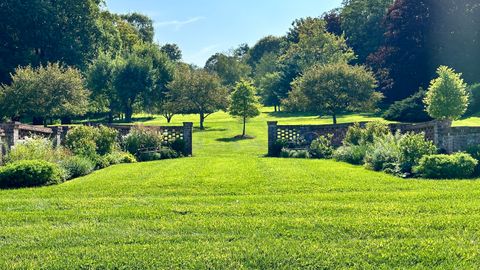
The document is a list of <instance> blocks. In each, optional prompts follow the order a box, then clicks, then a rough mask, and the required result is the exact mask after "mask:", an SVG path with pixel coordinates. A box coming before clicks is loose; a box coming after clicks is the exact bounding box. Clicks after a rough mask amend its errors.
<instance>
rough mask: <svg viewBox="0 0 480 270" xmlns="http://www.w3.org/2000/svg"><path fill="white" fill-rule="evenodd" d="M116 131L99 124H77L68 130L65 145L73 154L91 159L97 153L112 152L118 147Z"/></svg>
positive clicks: (105, 153) (94, 157) (101, 154)
mask: <svg viewBox="0 0 480 270" xmlns="http://www.w3.org/2000/svg"><path fill="white" fill-rule="evenodd" d="M117 138H118V131H116V130H115V129H112V128H109V127H105V126H99V127H89V126H79V127H75V128H73V129H72V130H70V131H69V132H68V134H67V136H66V138H65V146H66V147H67V148H68V149H70V151H72V153H74V154H75V155H79V156H84V157H88V158H90V159H92V160H94V159H96V158H97V157H96V156H97V155H100V156H103V155H107V154H110V153H112V152H113V151H115V150H116V149H117V148H118V142H117Z"/></svg>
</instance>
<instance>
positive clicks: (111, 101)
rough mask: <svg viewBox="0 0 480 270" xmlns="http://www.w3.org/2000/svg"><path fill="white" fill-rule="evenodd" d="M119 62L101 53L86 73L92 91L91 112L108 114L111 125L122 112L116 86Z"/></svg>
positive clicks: (88, 85)
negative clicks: (116, 115) (115, 116)
mask: <svg viewBox="0 0 480 270" xmlns="http://www.w3.org/2000/svg"><path fill="white" fill-rule="evenodd" d="M118 60H119V58H117V59H115V58H112V56H111V55H110V54H105V53H101V54H100V55H99V56H98V58H97V59H96V60H95V61H94V62H93V63H92V64H90V66H89V67H88V69H87V72H86V78H87V87H88V89H90V91H92V94H91V101H92V102H91V106H90V112H100V113H102V112H106V113H107V114H108V121H109V123H112V122H113V118H114V115H115V114H116V113H119V112H120V111H121V106H120V105H119V100H118V96H117V92H116V89H115V85H114V82H115V78H114V76H115V75H116V73H115V72H116V64H117V61H118Z"/></svg>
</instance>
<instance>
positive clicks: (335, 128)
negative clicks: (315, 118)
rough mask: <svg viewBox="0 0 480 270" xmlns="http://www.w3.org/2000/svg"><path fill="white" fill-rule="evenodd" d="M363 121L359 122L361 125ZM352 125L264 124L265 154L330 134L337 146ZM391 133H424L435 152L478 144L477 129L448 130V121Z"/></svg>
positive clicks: (397, 126)
mask: <svg viewBox="0 0 480 270" xmlns="http://www.w3.org/2000/svg"><path fill="white" fill-rule="evenodd" d="M366 123H367V122H361V123H359V124H360V126H365V125H366ZM353 125H354V123H347V124H337V125H278V122H268V151H269V154H272V150H273V146H274V144H275V142H277V141H278V140H286V141H288V142H299V141H300V142H302V143H303V144H302V145H310V143H311V142H312V141H313V140H314V139H316V138H318V137H319V136H327V135H329V134H331V135H333V138H332V145H333V146H335V147H338V146H341V145H342V141H343V139H344V138H345V135H346V133H347V130H348V129H349V128H350V127H351V126H353ZM389 127H390V129H391V130H392V132H397V131H400V132H401V133H407V132H413V133H424V134H425V138H426V139H427V140H430V141H432V142H433V143H434V144H435V145H437V147H438V148H439V149H442V150H444V151H446V152H448V153H453V152H458V151H465V150H466V149H467V148H468V147H469V146H472V145H477V144H480V127H452V122H451V121H431V122H425V123H418V124H406V123H396V124H390V125H389Z"/></svg>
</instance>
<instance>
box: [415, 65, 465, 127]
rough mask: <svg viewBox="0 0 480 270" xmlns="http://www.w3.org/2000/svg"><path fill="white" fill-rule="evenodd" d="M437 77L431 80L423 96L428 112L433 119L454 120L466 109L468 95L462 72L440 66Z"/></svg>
mask: <svg viewBox="0 0 480 270" xmlns="http://www.w3.org/2000/svg"><path fill="white" fill-rule="evenodd" d="M437 74H438V78H436V79H434V80H432V82H431V83H430V87H429V89H428V92H427V96H426V97H425V100H424V102H425V105H426V110H427V112H428V114H429V115H430V116H431V117H432V118H435V119H442V120H456V119H458V118H460V117H462V115H463V114H464V113H465V112H466V111H467V108H468V99H469V95H468V92H467V84H466V83H465V82H464V81H463V79H462V78H461V76H462V74H459V73H455V70H453V69H451V68H449V67H447V66H441V67H439V68H438V69H437Z"/></svg>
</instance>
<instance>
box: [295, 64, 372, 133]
mask: <svg viewBox="0 0 480 270" xmlns="http://www.w3.org/2000/svg"><path fill="white" fill-rule="evenodd" d="M375 87H376V80H375V78H374V76H373V73H372V72H370V71H368V70H366V69H365V68H364V67H363V66H350V65H348V64H345V63H336V64H329V65H323V66H321V65H316V66H313V67H311V68H310V69H308V70H307V71H306V72H305V74H304V75H303V76H301V77H300V78H298V79H297V80H296V81H295V82H294V90H293V91H292V92H291V95H290V96H291V97H290V98H291V99H294V100H297V101H301V102H302V103H300V104H297V106H299V107H300V108H302V109H303V110H305V111H309V112H314V113H321V114H323V113H326V114H329V115H331V116H332V117H333V123H334V124H336V123H337V115H338V114H339V113H342V112H345V111H360V110H368V109H372V108H374V106H375V104H376V103H377V102H378V101H379V100H380V99H381V94H380V93H378V92H375V90H374V89H375Z"/></svg>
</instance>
